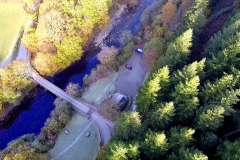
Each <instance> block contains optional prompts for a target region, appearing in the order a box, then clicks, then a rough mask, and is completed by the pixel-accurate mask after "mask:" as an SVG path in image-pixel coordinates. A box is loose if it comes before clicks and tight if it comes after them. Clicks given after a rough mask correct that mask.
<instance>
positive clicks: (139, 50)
mask: <svg viewBox="0 0 240 160" xmlns="http://www.w3.org/2000/svg"><path fill="white" fill-rule="evenodd" d="M135 52H137V53H140V54H143V49H140V48H137V49H135Z"/></svg>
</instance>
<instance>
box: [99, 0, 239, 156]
mask: <svg viewBox="0 0 240 160" xmlns="http://www.w3.org/2000/svg"><path fill="white" fill-rule="evenodd" d="M177 3H179V1H178V2H177V1H172V0H169V1H168V2H167V3H166V4H165V5H164V6H163V9H162V12H161V14H160V15H158V16H155V20H154V19H153V20H151V19H150V18H149V17H150V16H149V15H151V13H150V12H149V11H148V10H145V11H144V12H143V16H142V18H141V21H142V22H143V24H145V32H146V31H148V36H149V40H148V42H147V43H146V45H145V50H147V52H144V54H145V55H143V56H145V57H148V55H149V56H151V57H154V59H158V60H155V61H154V60H151V59H150V58H148V59H150V61H149V63H150V64H152V73H151V76H150V77H149V78H148V79H147V81H146V82H145V84H144V85H143V86H142V87H141V88H140V90H139V91H138V93H137V98H136V105H137V109H136V111H131V112H123V113H122V114H121V116H120V117H118V119H117V123H116V131H115V133H114V135H113V137H112V138H111V139H110V141H109V143H108V144H107V145H105V146H103V147H102V148H101V149H100V151H99V154H98V157H97V159H109V160H111V159H112V160H113V159H114V160H116V159H169V160H197V159H199V160H200V159H201V160H207V159H223V160H227V159H231V160H237V159H240V139H239V132H238V131H239V130H238V129H239V126H240V110H239V101H240V99H239V96H240V88H239V87H240V86H239V82H240V66H239V60H240V59H239V30H240V23H239V22H240V21H239V18H240V14H239V13H240V7H239V2H237V1H236V2H235V3H233V4H232V5H233V7H234V10H233V12H232V13H231V14H229V16H228V18H227V20H226V21H225V23H224V25H223V27H222V29H221V30H220V31H218V32H217V33H216V34H214V35H213V36H212V37H211V38H210V40H209V41H208V42H207V46H206V47H205V49H204V51H203V52H202V53H201V55H200V56H199V58H198V56H196V55H195V57H197V58H192V57H194V56H192V54H193V49H194V48H197V47H199V46H200V39H199V37H200V35H201V34H202V33H203V32H204V30H203V27H204V26H205V25H206V22H207V17H208V15H209V13H210V12H211V10H210V5H213V4H214V5H217V3H218V1H211V0H210V1H209V0H196V1H195V2H194V3H193V2H190V1H188V2H187V3H188V4H185V5H184V6H185V7H186V8H187V7H190V6H191V7H190V9H187V10H188V11H187V10H186V11H187V12H186V14H185V15H184V17H183V18H182V19H181V21H180V23H179V25H178V29H177V30H176V31H175V32H174V33H167V32H163V30H164V28H167V26H166V25H168V26H170V25H169V23H170V22H171V21H172V20H173V18H174V15H175V14H176V9H171V10H168V8H176V6H177V5H179V4H177ZM184 3H186V1H184V0H183V1H182V4H184ZM189 3H192V5H190V4H189ZM166 8H167V9H166ZM186 8H185V9H186ZM166 12H167V13H166ZM165 13H166V14H165ZM171 14H173V16H172V15H171ZM163 17H164V18H163ZM166 33H167V34H166ZM169 39H170V40H169ZM163 44H164V45H163ZM161 46H165V47H161ZM158 57H160V58H158Z"/></svg>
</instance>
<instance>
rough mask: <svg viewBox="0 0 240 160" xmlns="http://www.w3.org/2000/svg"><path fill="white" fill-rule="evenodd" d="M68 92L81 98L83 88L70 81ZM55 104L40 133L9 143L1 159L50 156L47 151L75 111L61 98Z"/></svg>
mask: <svg viewBox="0 0 240 160" xmlns="http://www.w3.org/2000/svg"><path fill="white" fill-rule="evenodd" d="M66 92H67V94H69V95H70V96H72V97H74V98H79V97H80V96H81V94H82V89H81V87H80V86H79V85H78V84H73V83H69V84H68V86H67V88H66ZM54 105H55V109H54V110H53V111H52V112H51V114H50V117H49V118H48V119H47V120H46V122H45V123H44V126H43V128H42V129H41V132H40V133H39V135H38V136H35V135H34V134H28V135H23V136H22V137H20V138H18V139H16V140H13V141H12V142H10V143H8V146H7V148H5V149H4V150H2V151H0V159H4V160H15V159H22V160H25V159H31V160H33V159H34V160H48V159H49V157H48V156H47V155H46V153H47V152H48V151H49V149H51V148H53V147H54V145H55V142H56V140H57V137H58V135H59V133H60V132H61V131H62V129H63V128H64V127H65V125H66V124H67V123H68V122H69V121H70V119H71V116H72V114H73V113H74V111H73V109H72V105H71V104H70V103H69V102H67V101H65V100H63V99H61V98H56V100H55V101H54Z"/></svg>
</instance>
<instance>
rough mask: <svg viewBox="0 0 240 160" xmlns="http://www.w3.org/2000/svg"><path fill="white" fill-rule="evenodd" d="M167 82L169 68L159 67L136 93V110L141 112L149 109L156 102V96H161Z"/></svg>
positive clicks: (166, 86)
mask: <svg viewBox="0 0 240 160" xmlns="http://www.w3.org/2000/svg"><path fill="white" fill-rule="evenodd" d="M168 84H169V69H168V67H167V66H166V67H164V68H162V69H159V70H158V71H157V72H156V73H155V74H153V76H152V77H150V78H149V80H148V81H147V82H146V83H145V84H144V85H143V86H142V87H141V88H140V90H139V91H138V93H137V100H136V104H137V111H138V112H140V113H143V112H144V111H146V112H147V111H149V110H150V109H152V108H153V106H154V105H155V104H156V103H157V99H156V97H157V96H158V97H159V96H160V97H161V96H163V95H164V91H165V90H166V88H168Z"/></svg>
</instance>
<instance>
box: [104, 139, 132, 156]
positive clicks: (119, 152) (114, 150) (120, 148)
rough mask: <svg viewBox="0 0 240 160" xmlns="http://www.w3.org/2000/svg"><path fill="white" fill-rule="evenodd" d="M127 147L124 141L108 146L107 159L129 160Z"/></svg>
mask: <svg viewBox="0 0 240 160" xmlns="http://www.w3.org/2000/svg"><path fill="white" fill-rule="evenodd" d="M127 152H128V149H127V146H126V145H125V143H123V142H122V141H116V142H115V141H114V142H111V143H110V144H108V146H107V150H106V158H107V159H109V160H120V159H122V160H124V159H125V160H127Z"/></svg>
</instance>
